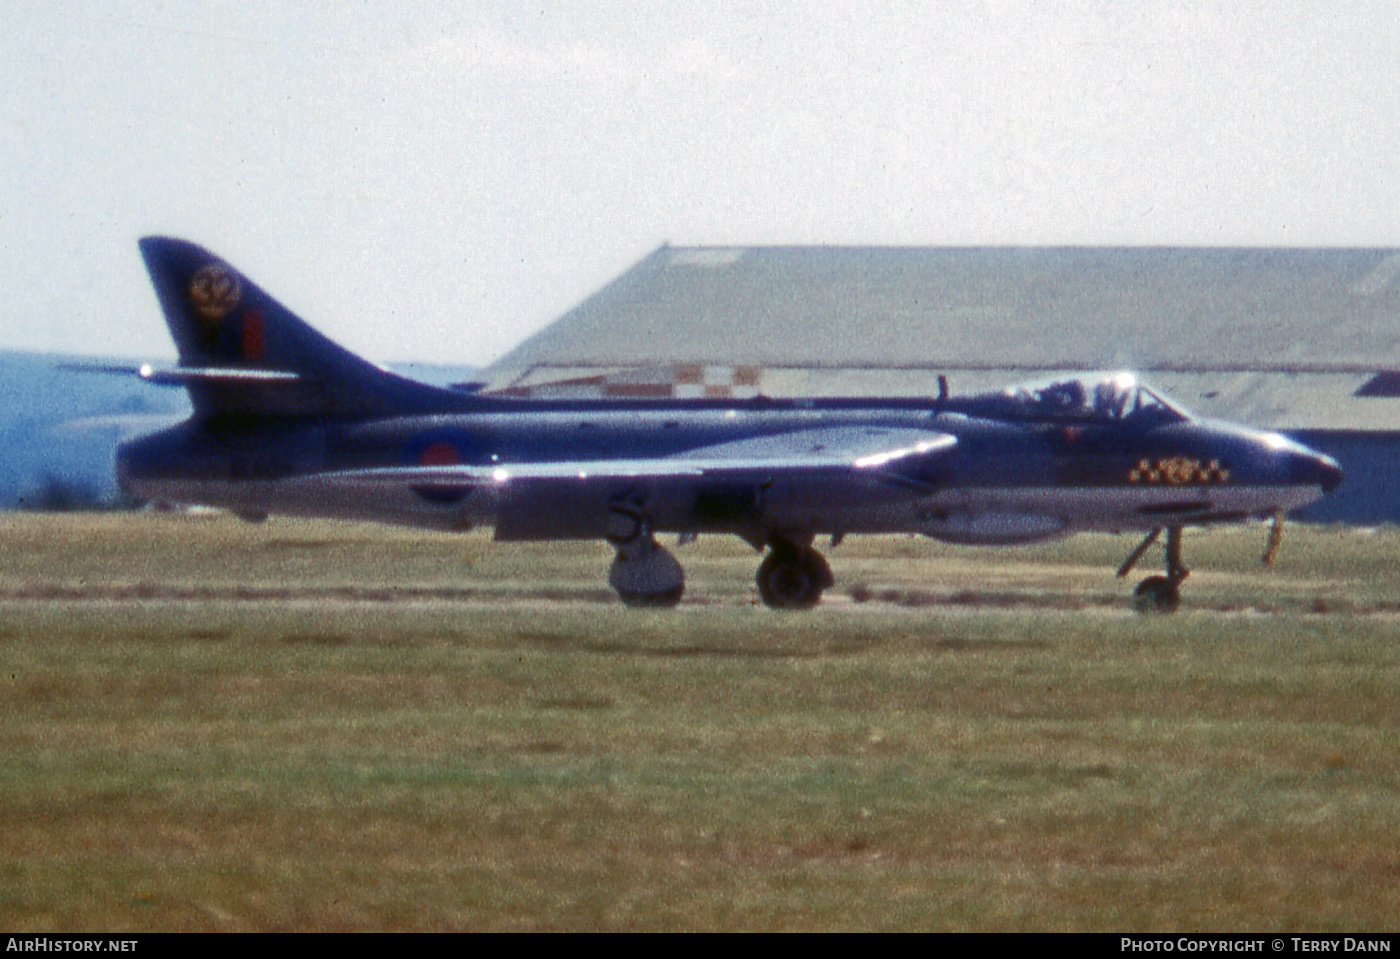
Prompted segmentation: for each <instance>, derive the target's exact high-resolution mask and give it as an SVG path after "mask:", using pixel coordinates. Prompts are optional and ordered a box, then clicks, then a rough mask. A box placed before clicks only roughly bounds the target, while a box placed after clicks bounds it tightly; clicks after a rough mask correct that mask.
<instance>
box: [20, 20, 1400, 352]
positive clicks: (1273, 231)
mask: <svg viewBox="0 0 1400 959" xmlns="http://www.w3.org/2000/svg"><path fill="white" fill-rule="evenodd" d="M3 9H4V14H5V24H6V28H5V30H4V31H3V33H0V293H3V297H2V298H0V349H24V350H45V351H53V352H67V353H80V354H94V355H98V354H107V355H118V356H127V357H133V358H152V359H160V358H165V357H170V356H173V348H172V347H171V345H170V341H169V338H168V336H167V334H166V331H165V326H164V323H163V321H162V319H161V317H160V313H159V310H158V308H157V306H156V302H155V298H154V295H153V294H152V293H151V292H150V288H149V284H148V283H147V281H146V277H145V272H144V269H143V267H142V264H141V260H140V257H139V255H138V253H137V249H136V240H137V238H138V237H140V236H143V235H146V234H151V233H159V234H166V235H171V236H178V237H182V238H185V239H189V240H193V241H195V242H197V243H200V244H202V245H204V246H207V247H209V248H210V249H211V250H213V251H214V252H216V253H217V254H219V255H220V256H222V257H224V258H225V259H226V260H228V261H229V262H231V263H232V264H234V265H235V266H237V267H238V268H239V269H240V270H242V271H243V272H244V273H246V274H247V275H248V276H250V277H251V278H252V279H253V280H254V281H255V282H257V283H258V284H259V285H261V286H262V287H263V288H264V289H266V290H267V291H268V292H269V293H271V294H272V295H273V296H275V297H277V298H278V299H280V300H281V301H282V302H284V303H285V304H287V305H288V306H289V307H291V308H292V309H293V310H295V311H296V312H298V313H299V314H301V315H302V316H303V317H304V318H305V319H307V320H308V321H309V322H311V323H312V324H313V325H315V326H316V327H317V328H319V329H320V330H321V331H322V332H324V333H325V334H326V335H328V336H330V337H331V338H332V339H335V340H337V341H339V342H341V343H343V344H344V345H346V346H347V347H349V348H351V349H353V350H355V351H357V352H360V353H362V354H364V355H366V356H367V357H369V358H371V359H374V360H378V361H402V360H419V361H429V362H440V363H468V364H486V363H489V362H491V361H492V360H493V359H495V358H496V357H498V356H499V355H500V354H501V353H503V352H505V351H506V350H508V349H510V348H511V347H512V346H514V345H515V344H516V343H518V342H519V341H520V340H521V339H523V338H524V337H525V336H527V335H528V334H530V333H532V332H534V331H536V330H538V329H539V328H540V327H542V326H544V325H546V324H548V323H549V322H550V321H551V320H553V319H555V318H556V317H558V316H559V314H560V313H562V312H563V311H564V310H566V309H568V308H569V307H570V306H572V305H573V304H575V303H577V302H578V301H579V300H580V299H582V298H583V297H584V296H586V295H588V294H589V293H591V292H592V291H593V290H595V289H597V288H598V287H599V286H601V285H603V284H604V283H606V282H607V281H608V280H610V279H611V278H612V277H614V276H616V275H617V274H618V273H620V272H621V271H622V270H624V269H626V268H627V267H628V266H629V265H630V264H632V263H633V262H635V261H636V260H637V259H639V258H641V257H642V256H644V255H645V254H646V253H648V252H650V251H651V250H652V249H654V248H655V247H657V246H658V245H660V244H661V243H663V242H667V241H669V242H670V243H672V244H675V245H687V244H714V245H727V244H745V245H747V244H880V245H920V246H923V245H968V244H1133V245H1141V244H1148V245H1164V244H1165V245H1176V244H1185V245H1212V246H1213V245H1250V246H1260V245H1263V246H1318V245H1326V246H1400V67H1397V64H1400V3H1397V2H1388V3H1347V2H1330V3H1318V2H1316V0H1305V2H1285V0H1271V2H1258V3H1249V2H1238V0H1228V2H1227V0H1222V2H1218V3H1199V2H1190V0H1169V2H1151V0H1112V2H1093V3H1090V2H1083V3H1071V2H1055V3H1029V2H1012V0H1005V2H966V3H958V2H944V3H906V4H897V3H890V4H882V3H871V2H860V3H855V2H852V3H820V2H801V3H761V2H753V3H747V2H737V0H728V2H717V3H708V2H703V0H684V2H657V3H622V2H601V3H585V2H569V3H554V2H543V0H542V2H536V3H533V4H529V5H525V4H513V3H470V2H453V3H420V4H406V3H402V2H379V0H365V2H355V3H351V2H338V3H330V2H326V3H300V2H288V0H276V2H250V0H236V2H228V3H216V2H209V3H186V2H179V0H172V2H167V3H159V2H152V0H141V2H110V3H98V2H92V3H81V2H65V3H53V4H50V3H40V2H37V0H34V2H26V0H7V2H5V3H4V8H3Z"/></svg>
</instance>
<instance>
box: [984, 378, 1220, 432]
mask: <svg viewBox="0 0 1400 959" xmlns="http://www.w3.org/2000/svg"><path fill="white" fill-rule="evenodd" d="M1002 397H1003V399H1004V402H1005V406H1006V408H1007V411H1008V412H1009V413H1011V415H1020V416H1024V417H1026V418H1027V419H1066V420H1090V421H1098V422H1114V423H1127V424H1130V425H1135V426H1156V425H1160V424H1162V423H1171V422H1180V421H1182V420H1189V419H1191V418H1192V417H1191V414H1190V413H1188V412H1187V411H1186V410H1185V409H1183V408H1182V407H1180V406H1178V405H1177V404H1175V403H1173V402H1171V401H1170V400H1168V399H1166V398H1165V397H1163V396H1162V395H1161V394H1160V393H1156V392H1154V391H1152V390H1151V389H1149V388H1148V387H1147V386H1146V385H1144V384H1143V383H1142V381H1141V380H1139V379H1138V378H1137V376H1136V375H1134V374H1132V373H1083V374H1080V375H1077V376H1063V377H1056V378H1054V379H1053V380H1041V381H1038V382H1035V383H1027V384H1024V385H1020V386H1013V387H1009V388H1008V389H1007V390H1006V391H1005V392H1004V393H1003V394H1002ZM999 405H1000V404H999Z"/></svg>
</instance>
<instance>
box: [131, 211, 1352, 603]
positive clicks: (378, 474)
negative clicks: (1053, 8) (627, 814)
mask: <svg viewBox="0 0 1400 959" xmlns="http://www.w3.org/2000/svg"><path fill="white" fill-rule="evenodd" d="M140 245H141V253H142V255H143V256H144V257H145V261H146V266H147V269H148V270H149V271H150V274H151V279H152V281H153V282H154V284H155V288H156V292H157V294H158V296H159V298H160V303H161V306H162V307H163V309H164V311H165V317H166V321H167V323H168V324H169V326H170V331H171V334H172V335H173V337H174V339H175V344H176V346H177V347H178V349H179V365H178V366H176V367H174V368H170V369H163V370H157V369H153V368H151V367H141V368H140V370H139V371H135V372H139V374H140V375H141V376H142V377H144V378H145V379H147V380H150V381H151V382H154V383H162V384H176V385H181V386H184V387H186V388H187V389H188V390H189V392H190V396H191V398H192V400H193V404H194V414H193V415H192V416H191V417H190V419H189V420H187V421H186V422H184V423H182V424H180V425H179V426H176V427H174V428H171V429H168V430H165V431H163V432H159V433H155V434H152V435H149V436H145V437H142V438H139V439H135V440H132V441H129V442H127V443H124V444H123V445H122V446H121V448H120V450H119V453H118V459H117V469H118V474H119V479H120V481H121V483H122V485H123V487H124V488H125V489H127V490H128V491H129V492H130V493H132V494H133V495H135V496H138V497H142V498H148V499H159V500H164V501H169V502H177V503H190V504H207V505H212V506H219V507H224V508H227V509H229V510H232V511H233V512H235V513H237V514H238V515H240V516H243V517H245V518H247V519H262V518H264V517H266V516H267V515H268V514H269V513H287V514H294V515H301V516H328V517H341V518H346V519H356V520H378V521H382V522H389V523H400V524H408V525H416V526H422V527H429V528H435V529H450V530H466V529H471V528H473V527H476V526H481V525H489V526H493V527H494V529H495V536H496V538H497V539H499V540H550V539H577V538H592V537H599V538H605V539H606V540H607V541H608V542H609V543H611V544H612V545H613V547H614V548H615V549H616V551H617V554H616V559H615V560H614V561H613V564H612V569H611V572H610V574H609V582H610V584H611V585H612V587H613V588H614V589H615V590H616V591H617V593H618V595H619V596H620V597H621V599H622V601H623V602H624V603H627V604H628V605H633V606H671V605H674V604H675V603H676V602H678V601H679V600H680V597H681V593H682V591H683V590H684V584H685V579H684V574H683V573H682V571H681V567H680V565H679V564H678V563H677V562H676V560H675V558H674V557H673V556H672V555H671V554H670V553H669V552H668V551H667V550H666V549H664V548H663V547H662V546H660V545H659V544H658V543H657V542H656V539H655V536H656V534H658V533H663V532H670V533H678V534H680V536H681V537H682V539H685V538H688V537H693V536H695V535H697V534H700V533H729V534H733V535H736V536H740V537H742V538H743V539H744V540H746V541H747V542H748V543H750V544H751V545H752V546H753V547H754V548H755V549H756V550H764V549H766V550H767V556H766V557H764V559H763V561H762V563H761V564H760V565H759V568H758V577H757V578H758V590H759V594H760V595H761V596H762V598H763V601H764V602H765V603H766V604H768V605H769V606H773V607H777V608H782V609H807V608H810V607H812V606H814V605H816V603H817V602H818V601H819V600H820V598H821V594H822V591H823V590H825V589H826V588H828V587H829V586H831V585H832V582H833V579H832V574H831V570H830V567H829V566H828V565H827V563H826V560H825V559H824V558H823V557H822V555H821V554H820V553H819V552H817V550H816V549H814V548H813V546H812V543H813V540H814V539H815V537H816V536H818V535H823V536H828V535H829V536H830V537H831V541H832V545H835V544H836V543H837V542H839V541H840V540H841V538H842V537H844V536H846V535H847V534H850V533H921V534H924V535H926V536H932V537H935V538H937V539H942V540H949V541H952V542H956V543H979V544H1003V543H1004V544H1011V543H1027V542H1034V541H1037V540H1043V539H1048V538H1051V537H1056V536H1064V535H1068V534H1070V533H1076V532H1082V531H1087V530H1103V531H1111V532H1118V531H1133V530H1138V531H1142V532H1144V533H1146V534H1147V535H1146V538H1145V539H1144V540H1143V542H1142V544H1141V545H1140V546H1139V547H1138V548H1137V549H1136V550H1134V552H1133V554H1132V555H1131V556H1130V557H1129V558H1128V560H1127V562H1125V563H1124V564H1123V567H1122V568H1121V569H1120V570H1119V575H1120V576H1121V575H1126V573H1127V572H1128V571H1129V570H1130V569H1131V567H1132V566H1133V565H1134V564H1135V563H1136V561H1137V560H1138V559H1139V558H1140V557H1141V556H1142V554H1143V553H1144V552H1145V551H1146V549H1147V548H1148V547H1149V546H1150V545H1151V544H1152V543H1153V542H1154V541H1155V540H1156V539H1157V537H1158V536H1159V535H1160V533H1161V532H1162V530H1166V531H1167V541H1166V575H1164V576H1152V577H1149V578H1148V579H1146V580H1144V581H1143V583H1142V584H1141V585H1140V586H1139V587H1138V589H1137V593H1136V603H1137V606H1138V608H1139V609H1142V610H1144V611H1170V610H1173V609H1175V608H1176V606H1177V604H1178V602H1179V587H1180V585H1181V582H1182V580H1184V579H1185V578H1186V576H1187V568H1186V566H1185V565H1184V564H1183V563H1182V559H1181V532H1182V529H1183V528H1184V527H1186V526H1191V525H1205V524H1215V523H1224V522H1238V521H1245V520H1250V519H1254V518H1261V517H1274V519H1275V527H1274V529H1275V534H1276V533H1277V530H1278V521H1279V520H1280V518H1281V517H1282V515H1283V513H1284V512H1285V511H1287V510H1290V509H1294V508H1296V507H1299V506H1302V505H1304V504H1306V503H1309V502H1312V501H1313V500H1315V499H1318V498H1319V497H1321V496H1322V495H1323V494H1324V493H1326V492H1327V491H1329V490H1331V489H1332V488H1333V487H1335V486H1336V485H1337V483H1338V482H1339V481H1340V480H1341V476H1342V473H1341V470H1340V469H1339V468H1338V466H1337V464H1336V463H1335V462H1334V461H1333V460H1331V459H1330V458H1328V457H1326V456H1323V455H1322V454H1320V453H1317V452H1314V451H1313V450H1310V449H1308V448H1306V447H1304V446H1301V445H1299V444H1298V443H1296V442H1294V441H1292V440H1289V439H1287V438H1285V437H1283V436H1280V435H1278V434H1276V433H1268V432H1261V431H1258V430H1253V429H1248V428H1245V427H1242V426H1235V425H1229V424H1225V423H1218V422H1208V421H1204V420H1198V419H1196V418H1195V417H1193V416H1192V415H1191V414H1190V413H1188V412H1186V411H1185V410H1183V409H1182V408H1181V407H1179V406H1177V405H1176V404H1174V403H1172V402H1171V401H1169V400H1168V399H1166V398H1165V397H1164V396H1162V395H1161V394H1159V393H1156V392H1154V391H1153V390H1151V389H1150V388H1148V387H1147V386H1146V385H1144V384H1143V383H1141V382H1140V381H1139V380H1138V379H1137V378H1136V377H1135V376H1134V375H1132V374H1130V373H1102V374H1085V375H1077V376H1072V377H1064V378H1061V379H1059V380H1057V381H1054V382H1045V383H1041V384H1037V385H1033V386H1023V387H1013V388H1010V389H1007V390H1005V391H1004V392H999V393H990V394H980V395H973V396H967V397H953V396H949V395H948V390H947V386H946V381H945V380H943V379H942V378H941V377H940V378H939V385H940V389H939V395H938V396H937V397H936V398H929V399H907V398H900V399H865V398H861V399H811V400H776V399H769V398H765V397H762V396H760V397H757V398H754V399H745V400H719V399H705V400H577V401H566V400H531V399H514V398H505V397H498V396H492V395H488V394H480V393H472V392H469V391H464V390H454V389H440V388H437V387H432V386H428V385H425V384H422V383H418V382H415V381H413V380H409V379H405V378H403V377H400V376H396V375H394V374H392V373H389V372H387V371H385V370H382V369H380V368H379V367H377V366H374V365H373V364H371V363H368V362H366V361H365V360H362V359H360V358H359V357H357V356H355V355H353V354H351V353H349V352H347V351H346V350H344V349H342V348H340V347H338V346H336V345H335V344H334V343H332V342H330V341H329V340H327V339H326V338H325V337H323V336H321V335H320V334H319V333H317V332H316V331H314V330H313V329H311V328H310V327H309V326H307V325H306V324H305V323H303V322H302V321H301V320H299V319H298V318H297V317H295V316H293V315H292V314H291V313H290V312H288V311H287V310H286V309H285V308H284V307H282V306H281V305H280V304H278V303H277V302H276V301H275V300H273V299H272V298H271V297H270V296H268V295H267V294H266V293H264V292H263V291H262V290H261V289H259V288H258V287H257V286H255V285H254V284H252V283H251V282H249V281H248V279H247V278H245V277H244V276H242V275H241V274H239V273H238V272H237V271H236V270H234V269H233V268H232V267H230V266H229V265H228V264H227V263H225V262H223V261H222V260H220V259H219V258H218V257H216V256H214V255H212V254H211V253H209V252H208V251H206V250H204V249H201V248H200V247H198V246H195V245H193V244H191V243H186V242H183V241H180V240H173V239H164V238H157V237H152V238H147V239H144V240H142V241H141V244H140ZM1276 546H1277V536H1276V535H1274V536H1272V537H1271V539H1270V544H1269V549H1268V550H1267V551H1266V556H1267V555H1271V554H1272V552H1273V550H1274V548H1275V547H1276Z"/></svg>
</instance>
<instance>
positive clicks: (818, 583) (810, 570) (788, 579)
mask: <svg viewBox="0 0 1400 959" xmlns="http://www.w3.org/2000/svg"><path fill="white" fill-rule="evenodd" d="M768 547H769V548H768V555H767V556H766V557H764V559H763V562H762V563H760V564H759V567H758V576H757V577H755V578H756V579H757V581H758V595H759V596H760V597H762V598H763V602H764V605H766V606H771V607H772V608H774V609H811V608H812V607H813V606H815V605H817V603H818V602H820V601H821V598H822V591H823V590H825V589H828V588H829V587H830V586H831V585H832V584H833V583H835V582H836V578H835V577H834V576H832V575H831V567H830V566H828V565H827V563H826V559H825V558H824V557H823V556H822V554H821V553H818V552H817V551H816V550H815V549H813V548H812V547H811V546H798V545H797V544H795V543H793V542H791V541H790V540H787V539H785V538H783V537H780V536H774V537H772V538H771V539H770V540H769V541H768Z"/></svg>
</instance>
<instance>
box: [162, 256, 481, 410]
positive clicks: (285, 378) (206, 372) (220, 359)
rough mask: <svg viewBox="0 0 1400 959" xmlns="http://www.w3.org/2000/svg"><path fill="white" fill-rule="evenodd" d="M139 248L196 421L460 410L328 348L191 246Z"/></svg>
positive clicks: (440, 395) (437, 393) (453, 397)
mask: <svg viewBox="0 0 1400 959" xmlns="http://www.w3.org/2000/svg"><path fill="white" fill-rule="evenodd" d="M140 246H141V256H142V257H143V258H144V259H145V261H146V269H147V271H148V272H149V273H150V275H151V282H152V283H153V284H154V286H155V290H156V296H157V297H158V298H159V299H160V305H161V309H162V310H164V312H165V321H166V323H167V325H168V326H169V327H170V335H171V336H172V337H173V338H174V340H175V347H176V349H177V350H178V351H179V354H180V368H181V372H182V374H183V375H182V376H181V377H180V381H181V382H183V383H185V385H186V386H187V387H188V388H189V391H190V396H191V399H192V400H193V402H194V407H195V411H196V413H198V414H201V415H206V416H219V415H247V416H283V417H285V416H348V417H355V416H393V415H401V414H410V413H431V412H448V411H451V410H455V409H461V408H463V407H464V406H466V405H468V401H467V398H465V397H462V396H460V395H458V394H454V393H452V392H450V391H447V390H440V389H437V388H436V387H432V386H428V385H426V384H422V383H417V382H414V381H413V380H409V379H405V378H404V377H401V376H397V375H395V374H393V373H390V372H388V371H387V370H383V369H381V368H379V367H378V366H375V365H374V364H373V363H370V362H368V361H366V360H363V359H361V358H360V357H358V356H356V355H355V354H353V353H351V352H350V351H349V350H346V349H344V348H343V347H340V346H337V345H336V344H335V343H333V342H331V341H330V340H328V339H326V338H325V337H324V336H322V335H321V334H320V333H317V332H316V331H315V330H313V329H312V328H311V327H310V326H308V325H307V324H306V323H305V322H304V321H302V320H301V319H300V318H298V317H297V316H296V315H295V314H293V313H292V312H291V311H290V310H288V309H287V308H286V307H284V306H283V305H282V304H280V303H278V302H277V301H276V300H274V299H273V298H272V297H270V296H268V295H267V293H265V292H263V290H262V289H260V288H259V287H258V286H257V285H256V284H254V283H253V282H252V281H250V280H249V279H248V278H247V277H245V276H243V275H242V274H241V273H239V272H238V271H237V270H236V269H234V268H233V267H232V266H230V265H229V264H227V263H225V262H224V261H223V260H221V259H219V258H218V257H217V256H215V255H214V254H212V253H210V252H209V251H208V250H205V249H204V248H202V247H200V246H196V245H195V244H193V243H187V242H185V241H184V240H175V239H169V238H166V237H146V238H145V239H143V240H141V241H140Z"/></svg>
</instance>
